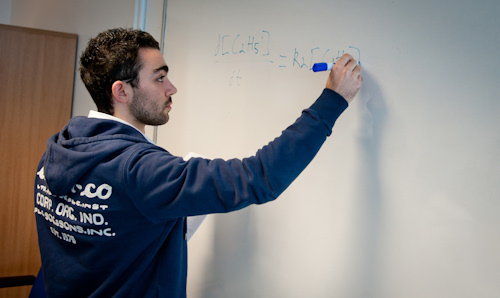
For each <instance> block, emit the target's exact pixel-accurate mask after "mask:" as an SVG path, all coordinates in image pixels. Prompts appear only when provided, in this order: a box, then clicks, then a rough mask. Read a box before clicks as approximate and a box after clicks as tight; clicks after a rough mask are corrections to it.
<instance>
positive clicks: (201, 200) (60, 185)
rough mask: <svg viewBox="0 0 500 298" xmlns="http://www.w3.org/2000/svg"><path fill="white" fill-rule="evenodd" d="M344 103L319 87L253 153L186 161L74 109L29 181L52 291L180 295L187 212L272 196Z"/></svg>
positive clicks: (316, 145) (231, 207)
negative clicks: (273, 136) (287, 123)
mask: <svg viewBox="0 0 500 298" xmlns="http://www.w3.org/2000/svg"><path fill="white" fill-rule="evenodd" d="M346 108H347V102H346V101H345V100H344V99H343V98H342V97H341V96H340V95H338V94H337V93H335V92H333V91H331V90H329V89H325V90H324V91H323V93H322V95H321V96H320V97H319V98H318V100H316V102H315V103H314V104H313V105H312V106H311V107H310V108H309V109H306V110H304V111H303V113H302V115H301V116H300V117H299V118H298V119H297V121H296V122H295V123H294V124H293V125H291V126H290V127H288V128H287V129H286V130H284V131H283V133H282V134H281V136H279V137H278V138H276V139H275V140H274V141H272V142H270V143H269V144H268V145H266V146H264V147H263V148H262V149H260V150H259V151H258V152H257V153H256V155H255V156H253V157H250V158H245V159H242V160H239V159H232V160H227V161H225V160H222V159H214V160H209V159H203V158H191V159H190V160H188V161H184V160H183V159H182V158H181V157H176V156H173V155H171V154H170V153H169V152H168V151H166V150H164V149H162V148H160V147H158V146H156V145H154V144H151V143H150V142H148V141H147V140H146V139H145V138H144V136H143V135H142V134H141V133H140V132H139V131H137V130H136V129H135V128H133V127H131V126H128V125H126V124H123V123H120V122H117V121H113V120H103V119H95V118H87V117H75V118H73V119H72V120H71V121H70V122H69V123H68V125H67V126H66V127H64V129H63V130H62V131H61V132H59V133H57V134H55V135H53V136H52V137H51V138H50V139H49V140H48V142H47V151H46V152H45V154H44V155H43V157H42V159H41V161H40V163H39V165H38V170H37V175H36V181H35V214H36V221H37V229H38V239H39V245H40V252H41V257H42V269H43V274H44V280H45V284H46V291H47V295H48V297H185V296H186V276H187V246H186V241H185V238H184V234H185V229H186V226H185V218H186V216H192V215H201V214H210V213H224V212H230V211H235V210H238V209H241V208H244V207H246V206H248V205H251V204H262V203H266V202H268V201H271V200H274V199H276V198H277V197H278V196H279V195H280V194H281V193H282V192H283V191H284V190H285V189H286V188H287V187H288V186H289V185H290V183H291V182H292V181H293V180H294V179H295V178H296V177H297V176H298V175H299V174H300V173H301V172H302V171H303V170H304V168H305V167H306V166H307V165H308V164H309V162H310V161H311V160H312V159H313V157H314V156H315V155H316V153H317V152H318V150H319V149H320V147H321V145H322V144H323V142H324V141H325V140H326V138H327V136H329V135H330V134H331V131H332V127H333V125H334V123H335V121H336V119H337V118H338V117H339V116H340V114H341V113H342V112H343V111H344V110H345V109H346Z"/></svg>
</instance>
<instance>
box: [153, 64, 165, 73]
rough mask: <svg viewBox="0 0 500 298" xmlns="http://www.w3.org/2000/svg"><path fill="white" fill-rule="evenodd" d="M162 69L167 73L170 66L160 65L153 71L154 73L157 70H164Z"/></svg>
mask: <svg viewBox="0 0 500 298" xmlns="http://www.w3.org/2000/svg"><path fill="white" fill-rule="evenodd" d="M162 70H163V71H165V72H166V73H168V66H166V65H163V66H160V67H158V68H157V69H155V70H154V71H153V73H157V72H159V71H162Z"/></svg>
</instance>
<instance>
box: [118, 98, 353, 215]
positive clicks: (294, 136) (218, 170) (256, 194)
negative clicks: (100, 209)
mask: <svg viewBox="0 0 500 298" xmlns="http://www.w3.org/2000/svg"><path fill="white" fill-rule="evenodd" d="M346 108H347V102H346V101H345V100H344V99H343V98H342V97H341V96H340V95H338V94H337V93H336V92H334V91H332V90H329V89H325V90H324V91H323V93H322V94H321V96H320V97H319V98H318V99H317V100H316V102H315V103H314V104H313V105H312V106H311V107H310V108H308V109H306V110H304V111H303V112H302V115H301V116H300V117H299V118H298V119H297V120H296V121H295V123H294V124H292V125H291V126H289V127H288V128H287V129H286V130H284V131H283V132H282V134H281V135H280V136H279V137H278V138H276V139H274V140H273V141H272V142H270V143H269V144H267V145H266V146H264V147H262V148H261V149H259V150H258V151H257V153H256V154H255V155H254V156H252V157H248V158H244V159H242V160H239V159H232V160H227V161H225V160H222V159H214V160H209V159H203V158H191V159H190V160H188V161H184V160H183V159H182V158H181V157H174V156H172V155H170V154H169V153H168V152H166V151H163V150H158V148H157V147H156V148H152V147H150V148H148V149H141V150H139V151H138V152H135V153H134V154H131V156H130V158H129V159H128V161H127V163H126V164H125V168H124V169H123V173H122V174H123V179H124V181H125V185H126V190H127V193H128V195H129V197H130V198H131V200H132V201H133V204H134V205H135V206H136V208H137V209H139V210H140V211H141V212H142V213H143V214H144V215H145V216H146V217H148V218H149V219H150V220H152V221H164V220H168V219H173V218H179V217H183V216H193V215H200V214H210V213H225V212H230V211H235V210H238V209H241V208H244V207H246V206H248V205H251V204H263V203H266V202H268V201H271V200H274V199H276V198H277V197H278V196H279V195H280V194H281V193H282V192H283V191H284V190H285V189H286V188H287V187H288V186H289V185H290V184H291V183H292V181H293V180H294V179H295V178H297V176H298V175H299V174H300V173H301V172H302V171H303V170H304V169H305V168H306V166H307V165H308V164H309V163H310V161H311V160H312V159H313V158H314V156H315V155H316V153H317V152H318V150H319V149H320V148H321V146H322V144H323V143H324V141H325V140H326V138H327V137H328V136H329V135H330V134H331V132H332V128H333V125H334V124H335V121H336V120H337V118H338V117H339V116H340V114H342V112H343V111H344V110H345V109H346Z"/></svg>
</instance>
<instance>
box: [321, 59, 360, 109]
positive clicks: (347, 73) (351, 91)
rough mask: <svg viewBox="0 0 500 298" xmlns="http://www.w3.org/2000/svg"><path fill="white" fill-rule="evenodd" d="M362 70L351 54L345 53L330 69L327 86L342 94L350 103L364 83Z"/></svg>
mask: <svg viewBox="0 0 500 298" xmlns="http://www.w3.org/2000/svg"><path fill="white" fill-rule="evenodd" d="M361 70H362V69H361V65H359V64H358V63H357V62H356V60H354V58H353V57H352V56H351V55H349V54H344V55H343V56H342V57H341V58H340V59H339V60H338V61H337V62H336V63H335V65H334V66H333V68H332V70H331V71H330V76H329V77H328V81H327V82H326V88H329V89H332V90H333V91H335V92H337V93H338V94H340V95H342V97H344V98H345V100H346V101H347V102H349V103H350V102H351V101H352V100H353V99H354V96H356V93H358V91H359V89H360V88H361V84H362V83H363V76H362V75H361Z"/></svg>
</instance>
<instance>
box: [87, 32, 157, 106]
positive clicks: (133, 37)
mask: <svg viewBox="0 0 500 298" xmlns="http://www.w3.org/2000/svg"><path fill="white" fill-rule="evenodd" d="M141 48H153V49H158V50H159V49H160V46H159V44H158V42H157V41H156V40H155V39H154V38H153V36H151V35H150V34H149V33H147V32H144V31H141V30H135V29H126V28H115V29H110V30H107V31H104V32H102V33H99V34H98V35H97V36H96V37H94V38H92V39H90V41H89V43H88V45H87V48H86V49H85V51H83V53H82V55H81V57H80V76H81V78H82V81H83V83H84V84H85V87H87V90H88V91H89V93H90V96H92V99H93V100H94V102H95V104H96V105H97V109H98V111H99V112H103V113H107V114H110V115H113V104H112V101H111V87H112V85H113V83H114V82H116V81H118V80H123V81H127V82H129V83H130V84H131V85H132V87H137V85H138V83H139V77H138V73H139V70H140V69H141V67H142V61H140V59H139V49H141Z"/></svg>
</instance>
